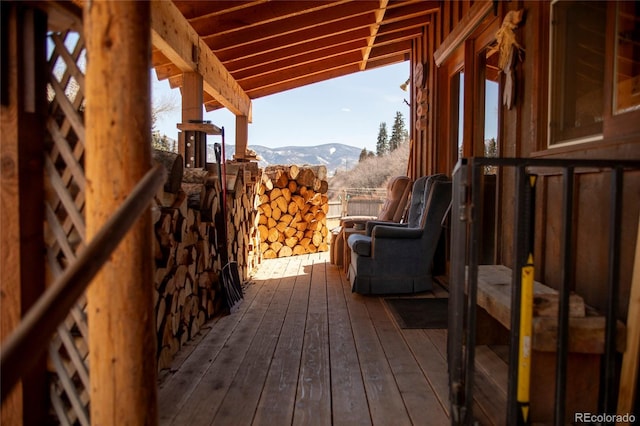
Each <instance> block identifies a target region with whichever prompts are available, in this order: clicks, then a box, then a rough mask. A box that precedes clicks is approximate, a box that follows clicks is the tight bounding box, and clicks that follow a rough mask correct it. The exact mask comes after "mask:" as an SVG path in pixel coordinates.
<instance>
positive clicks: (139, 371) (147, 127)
mask: <svg viewBox="0 0 640 426" xmlns="http://www.w3.org/2000/svg"><path fill="white" fill-rule="evenodd" d="M84 22H85V35H86V41H87V57H88V61H87V74H86V99H87V104H86V114H85V119H86V129H87V130H86V154H85V167H86V176H87V191H86V192H87V194H86V222H87V238H88V240H91V239H92V238H93V236H94V235H95V234H96V233H97V232H98V231H99V230H100V228H101V227H102V225H103V224H104V223H105V222H106V220H107V219H108V218H109V217H110V216H111V215H112V214H113V212H114V210H115V209H116V208H117V207H118V206H119V205H120V204H122V202H123V200H124V199H125V198H126V196H127V194H129V193H130V192H131V190H132V188H133V187H134V186H135V185H136V183H137V182H138V181H139V180H140V179H141V178H142V177H143V175H144V174H145V173H146V172H147V171H148V170H149V169H150V168H151V94H150V82H149V68H150V66H151V63H150V57H151V29H150V22H151V16H150V3H148V2H138V1H117V0H110V1H97V0H94V1H92V2H86V3H85V7H84ZM152 246H153V243H152V229H151V213H150V211H149V210H148V211H147V212H146V213H144V214H143V216H142V217H141V218H140V220H139V221H138V222H137V223H136V224H134V225H133V227H132V228H131V229H130V231H129V233H128V234H127V236H125V238H124V239H123V241H122V242H121V243H120V246H119V247H118V248H117V249H116V251H115V252H114V254H113V255H112V256H111V258H110V260H109V261H108V262H107V263H106V264H105V265H104V266H103V268H102V270H101V272H100V273H99V274H98V276H97V277H96V278H95V280H94V281H93V283H92V284H91V286H90V287H89V290H88V291H87V315H88V324H89V336H90V338H89V365H90V366H91V391H90V397H91V422H92V423H93V424H96V425H124V424H129V425H153V424H157V422H158V411H157V390H156V379H157V377H156V342H155V323H154V315H153V298H152V297H153V296H152V293H153V290H154V289H153V266H152V259H153V254H152Z"/></svg>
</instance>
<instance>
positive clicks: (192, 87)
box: [178, 72, 207, 168]
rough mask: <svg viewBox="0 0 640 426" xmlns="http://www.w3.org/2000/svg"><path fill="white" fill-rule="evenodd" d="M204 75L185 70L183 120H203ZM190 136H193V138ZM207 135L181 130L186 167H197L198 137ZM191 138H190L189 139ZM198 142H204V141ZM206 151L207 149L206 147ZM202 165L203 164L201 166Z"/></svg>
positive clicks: (180, 140) (180, 137) (179, 138)
mask: <svg viewBox="0 0 640 426" xmlns="http://www.w3.org/2000/svg"><path fill="white" fill-rule="evenodd" d="M203 87H204V86H203V79H202V75H200V74H198V73H196V72H185V73H183V74H182V122H183V123H189V121H190V120H198V121H201V120H202V116H203V114H202V103H203V99H204V89H203ZM190 137H193V139H191V138H190ZM198 137H203V138H204V139H205V141H206V138H207V136H206V135H204V134H202V135H197V134H196V133H195V132H191V131H189V132H180V134H179V135H178V146H179V153H180V154H181V155H182V157H183V158H184V164H185V166H186V167H189V168H191V167H196V164H195V163H196V156H197V154H196V151H195V150H196V138H198ZM187 139H190V140H187ZM198 143H204V141H202V142H200V141H198ZM205 152H206V149H205ZM199 167H202V166H199Z"/></svg>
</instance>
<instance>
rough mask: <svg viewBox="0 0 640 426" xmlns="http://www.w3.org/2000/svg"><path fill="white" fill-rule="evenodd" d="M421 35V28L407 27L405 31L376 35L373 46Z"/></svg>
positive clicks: (411, 38)
mask: <svg viewBox="0 0 640 426" xmlns="http://www.w3.org/2000/svg"><path fill="white" fill-rule="evenodd" d="M421 35H422V28H409V29H408V30H405V31H396V32H392V33H386V34H380V35H378V37H376V42H375V44H374V46H382V45H385V44H391V43H396V42H399V41H405V40H413V39H414V38H418V37H420V36H421Z"/></svg>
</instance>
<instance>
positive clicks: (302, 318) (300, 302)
mask: <svg viewBox="0 0 640 426" xmlns="http://www.w3.org/2000/svg"><path fill="white" fill-rule="evenodd" d="M298 260H299V259H298ZM305 260H306V261H302V262H301V261H298V262H291V263H290V264H289V267H288V268H287V269H286V271H285V275H286V277H287V279H293V280H294V287H293V291H292V294H291V299H290V302H289V306H288V307H287V313H286V315H285V319H284V324H283V326H282V330H281V332H280V338H279V340H278V344H277V346H276V350H275V352H274V355H273V359H272V361H271V366H270V368H269V372H268V374H267V379H266V381H265V384H264V389H263V391H262V395H261V396H260V401H259V402H258V407H257V409H256V414H255V417H254V421H253V424H254V425H288V424H291V422H292V419H293V407H294V403H295V396H296V391H297V388H298V374H299V369H300V357H301V354H302V343H303V339H304V327H301V325H303V324H304V323H305V322H306V319H307V306H308V304H309V288H310V284H311V275H309V274H304V268H305V267H308V266H309V265H312V263H311V262H310V261H308V259H305Z"/></svg>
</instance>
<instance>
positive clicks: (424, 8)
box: [383, 1, 440, 24]
mask: <svg viewBox="0 0 640 426" xmlns="http://www.w3.org/2000/svg"><path fill="white" fill-rule="evenodd" d="M439 10H440V2H439V1H418V2H413V3H410V4H406V5H400V6H399V7H394V8H392V7H391V6H389V7H388V8H387V13H385V15H384V22H383V24H391V23H393V22H397V21H405V20H408V19H411V18H416V17H420V16H427V15H430V14H432V13H435V12H438V11H439Z"/></svg>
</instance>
